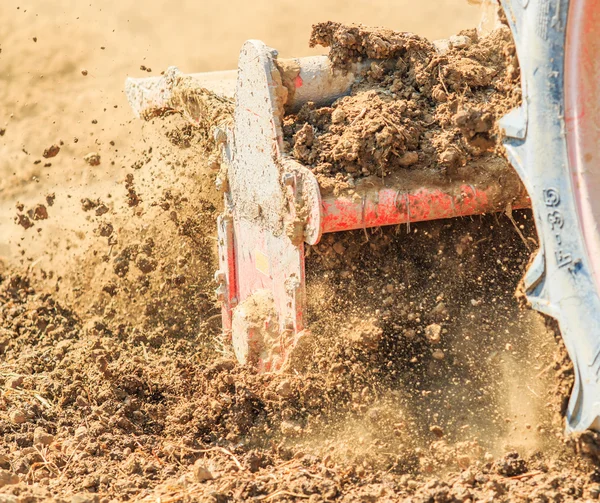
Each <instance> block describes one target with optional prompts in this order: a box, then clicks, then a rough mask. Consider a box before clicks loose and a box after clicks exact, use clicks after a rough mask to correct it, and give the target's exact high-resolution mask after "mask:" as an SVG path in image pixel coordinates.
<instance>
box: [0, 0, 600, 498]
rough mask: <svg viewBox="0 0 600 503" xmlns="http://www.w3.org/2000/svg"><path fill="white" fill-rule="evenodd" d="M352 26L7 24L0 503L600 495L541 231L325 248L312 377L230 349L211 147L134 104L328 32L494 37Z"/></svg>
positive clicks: (111, 15) (312, 292)
mask: <svg viewBox="0 0 600 503" xmlns="http://www.w3.org/2000/svg"><path fill="white" fill-rule="evenodd" d="M346 4H347V2H337V1H332V2H327V3H325V4H323V2H316V1H307V2H302V3H300V4H296V3H292V2H281V3H279V5H278V6H276V8H275V7H273V5H272V2H266V1H262V0H258V1H257V2H253V3H248V2H239V3H238V2H236V3H235V5H234V4H232V3H231V2H229V3H221V4H212V3H208V2H195V3H193V4H192V3H189V4H186V5H185V6H182V7H181V9H176V8H174V7H173V5H172V3H169V2H158V1H154V2H145V3H144V4H143V5H140V3H139V2H133V1H131V0H120V1H119V2H116V1H105V2H87V3H82V2H76V1H68V0H63V1H58V0H55V1H51V2H42V1H37V2H29V3H27V4H24V3H18V2H15V1H13V0H6V1H3V2H2V3H1V4H0V49H1V52H0V65H1V68H2V74H1V76H2V79H1V80H0V104H1V105H2V108H1V109H0V113H2V114H6V115H4V116H2V117H1V118H0V129H1V130H2V136H0V151H1V153H2V155H1V156H0V174H1V177H0V231H1V234H0V254H1V255H2V257H3V259H2V262H1V264H2V265H1V266H0V386H1V390H0V435H2V442H1V443H0V502H23V503H25V502H34V501H46V500H54V501H73V502H87V501H90V502H92V501H103V502H108V501H125V500H127V501H162V502H167V501H169V502H174V501H211V502H219V503H220V502H226V501H247V500H253V501H301V500H308V501H311V502H316V501H361V502H371V501H379V500H381V501H429V502H446V501H448V502H451V501H465V502H466V501H475V500H487V501H496V500H502V501H517V500H523V501H539V502H545V501H573V500H578V499H582V498H589V499H597V498H598V496H599V494H600V484H599V482H600V475H598V473H597V472H596V468H595V466H594V465H593V464H592V463H591V462H590V461H588V460H587V458H583V457H580V456H579V455H577V454H576V453H575V450H574V449H573V448H572V446H571V445H566V444H567V442H566V441H565V439H564V437H563V435H562V421H561V416H560V415H561V411H562V409H563V408H564V403H565V402H564V400H565V397H566V395H567V393H568V389H569V383H570V379H571V370H570V367H569V363H568V359H566V357H565V356H564V349H563V348H562V347H561V345H560V339H557V338H556V333H555V331H554V330H552V328H551V327H550V328H547V327H546V324H545V323H544V322H543V320H541V319H540V318H539V317H538V316H537V315H535V314H534V313H532V312H530V311H528V310H525V309H522V308H521V307H520V306H519V305H518V302H517V300H516V298H515V296H514V292H515V290H516V288H517V285H518V281H519V279H520V277H521V276H522V274H523V271H524V268H525V266H526V264H527V262H528V259H529V255H530V251H531V250H532V249H534V248H535V246H536V237H535V230H534V228H533V226H532V219H531V215H530V214H529V213H528V212H515V213H514V215H511V218H509V216H506V215H504V214H499V215H492V216H486V217H477V218H472V219H462V220H454V221H443V222H432V223H428V224H420V225H414V224H413V225H411V226H410V227H409V228H407V227H406V226H403V227H401V228H390V229H384V230H375V231H369V232H362V231H361V232H355V233H348V234H345V235H340V236H327V237H326V238H325V239H324V240H323V242H322V243H320V244H319V245H318V246H315V247H313V248H311V249H309V250H307V264H308V265H307V267H308V271H307V274H308V287H309V299H310V313H309V315H310V318H311V319H310V322H311V326H312V328H313V334H314V337H313V340H312V346H311V348H310V354H309V356H310V357H309V358H307V360H306V361H305V362H303V364H302V365H301V368H299V371H298V372H296V373H291V374H282V375H275V374H268V375H259V374H256V373H255V372H254V371H253V370H252V369H249V368H244V367H241V366H239V365H237V364H236V363H235V362H234V360H233V359H232V355H231V350H230V348H229V346H228V344H227V343H226V342H225V341H223V340H222V339H221V337H220V329H219V328H220V327H219V325H220V311H219V306H218V305H217V303H216V302H215V299H214V296H213V288H214V285H213V283H212V273H213V271H214V269H215V267H216V266H215V254H214V251H215V250H214V248H215V238H214V229H215V218H216V215H217V214H218V212H219V209H220V204H221V202H220V197H219V195H218V193H217V191H216V190H214V189H213V186H214V185H213V184H214V179H215V176H216V171H215V169H214V166H213V165H212V163H211V162H209V161H210V160H211V159H210V155H209V154H210V153H211V152H213V151H214V148H215V144H214V140H213V137H212V135H211V134H210V131H209V130H208V128H195V127H191V126H190V125H189V124H188V123H187V122H186V121H185V120H184V119H183V118H182V117H180V116H179V115H177V114H166V115H165V116H163V117H160V118H154V119H152V120H150V121H148V122H141V121H133V120H130V112H129V110H128V107H127V104H126V102H125V100H124V97H123V95H122V93H121V89H122V82H123V80H124V77H125V75H127V74H136V75H148V72H147V71H146V70H141V67H142V66H144V67H145V68H148V67H151V68H152V70H153V72H157V71H158V70H162V69H164V68H165V67H166V66H168V65H170V64H178V65H179V66H181V68H182V69H183V70H188V71H203V70H211V69H225V68H228V67H231V66H233V65H234V64H235V57H236V56H235V54H236V53H237V49H238V47H239V46H240V45H241V42H242V41H243V39H245V38H250V37H256V38H264V39H265V40H266V41H267V42H268V43H270V44H271V45H273V46H275V47H278V48H280V49H281V51H282V55H284V56H292V55H302V54H307V53H309V50H308V44H307V39H308V34H309V32H310V24H312V23H313V22H317V21H323V20H325V19H329V18H332V19H336V20H339V21H342V22H362V23H365V24H373V25H382V24H385V25H387V26H390V27H392V28H396V29H404V30H412V31H415V32H418V33H420V34H422V35H425V36H428V37H431V38H437V37H441V36H448V35H450V34H452V33H455V32H458V31H459V30H460V29H464V28H468V27H472V26H474V25H475V24H476V22H477V18H478V11H477V9H475V8H474V7H470V6H469V5H467V4H466V3H465V4H463V3H455V2H450V1H444V2H431V3H429V2H423V5H422V4H416V3H414V2H408V1H406V2H386V1H383V0H381V1H377V2H375V5H374V3H373V2H371V1H368V2H367V1H364V2H360V1H359V2H354V3H353V4H352V6H351V7H350V6H348V5H346ZM182 10H183V12H182ZM224 106H225V107H226V104H225V105H224ZM226 115H227V114H226V111H224V113H223V114H221V113H219V114H215V116H214V117H213V118H212V122H211V124H212V123H219V122H220V121H221V120H222V119H223V118H224V117H225V116H226ZM38 161H39V162H38ZM515 226H516V227H517V228H518V229H519V231H520V232H517V231H516V229H515ZM300 363H302V362H300ZM584 440H589V439H588V438H587V437H586V438H584ZM570 443H572V444H575V446H576V448H577V449H578V450H579V451H583V452H584V453H587V454H591V453H593V445H594V444H593V442H587V441H584V442H573V441H570Z"/></svg>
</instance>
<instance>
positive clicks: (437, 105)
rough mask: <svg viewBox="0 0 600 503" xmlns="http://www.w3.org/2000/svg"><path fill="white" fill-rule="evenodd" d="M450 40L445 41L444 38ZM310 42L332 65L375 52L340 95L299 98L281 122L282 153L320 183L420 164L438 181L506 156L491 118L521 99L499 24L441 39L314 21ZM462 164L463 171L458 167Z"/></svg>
mask: <svg viewBox="0 0 600 503" xmlns="http://www.w3.org/2000/svg"><path fill="white" fill-rule="evenodd" d="M452 40H454V43H453V42H452ZM311 44H312V45H315V44H319V45H324V46H326V47H330V52H329V58H330V60H331V62H332V64H333V66H334V67H336V68H339V69H340V71H344V70H345V68H346V67H347V65H348V64H349V63H351V62H354V61H361V60H364V59H371V58H373V59H375V60H374V61H373V62H372V63H371V64H370V66H368V68H367V69H366V70H364V71H363V74H362V75H361V76H360V77H359V78H358V80H357V81H356V83H355V84H354V86H353V87H352V90H351V92H350V95H349V96H345V97H342V98H340V99H338V100H337V101H335V102H334V103H333V104H332V105H331V106H325V107H320V108H317V107H315V105H314V104H313V103H311V102H309V103H307V104H306V105H305V106H304V107H303V108H302V109H301V110H300V111H299V112H298V113H297V114H295V115H290V116H288V117H286V118H285V119H284V133H285V138H286V141H287V143H288V146H289V150H290V152H291V153H292V154H293V155H294V157H296V159H298V160H299V161H300V162H302V163H303V164H305V165H307V166H309V167H310V168H311V169H312V170H313V172H314V173H315V174H316V175H317V178H318V179H319V182H320V183H321V186H322V188H324V189H327V188H328V187H329V186H330V185H331V182H330V181H329V180H330V179H332V178H336V180H337V183H336V187H337V188H338V189H339V188H347V189H351V188H353V184H354V181H356V180H357V179H359V178H363V177H368V176H371V175H373V176H378V177H381V178H385V177H387V176H389V175H391V174H392V173H395V172H401V171H402V170H406V169H410V170H423V171H425V172H428V173H431V176H432V177H434V178H436V177H437V179H440V180H443V179H444V178H447V177H457V176H458V177H462V178H464V177H465V176H466V173H467V171H468V170H469V169H470V167H472V166H474V165H479V166H485V165H486V164H490V163H492V162H496V163H498V162H500V163H502V164H503V165H504V166H505V169H507V170H508V169H509V168H507V167H506V166H507V163H506V161H505V160H504V158H503V157H502V156H501V155H500V150H501V146H500V142H501V139H502V136H501V134H500V132H499V131H498V129H497V126H496V123H497V119H499V118H500V117H501V116H502V115H504V114H505V113H507V112H508V111H510V110H511V109H512V108H514V107H516V106H518V105H519V104H520V101H521V90H520V74H519V70H518V68H519V67H518V62H517V59H516V53H515V47H514V43H513V41H512V36H511V33H510V30H509V28H508V27H506V26H503V27H501V28H499V29H497V30H495V31H494V32H492V33H491V34H489V35H486V36H479V35H478V34H477V32H476V30H467V31H464V32H462V33H461V34H460V36H459V37H454V39H451V40H450V41H447V42H446V43H445V44H437V45H434V44H432V43H430V42H428V41H426V40H424V39H422V38H420V37H417V36H415V35H411V34H406V33H396V32H392V31H390V30H382V29H379V28H366V27H363V26H360V25H359V26H354V25H351V26H346V25H341V24H339V23H331V22H329V23H321V24H317V25H315V26H314V27H313V34H312V36H311ZM465 170H467V171H465Z"/></svg>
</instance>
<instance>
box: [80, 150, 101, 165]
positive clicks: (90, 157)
mask: <svg viewBox="0 0 600 503" xmlns="http://www.w3.org/2000/svg"><path fill="white" fill-rule="evenodd" d="M83 160H84V161H85V162H86V163H87V164H89V165H90V166H98V165H99V164H100V154H98V153H96V152H90V153H89V154H86V155H85V156H84V157H83Z"/></svg>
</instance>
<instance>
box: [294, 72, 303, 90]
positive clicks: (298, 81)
mask: <svg viewBox="0 0 600 503" xmlns="http://www.w3.org/2000/svg"><path fill="white" fill-rule="evenodd" d="M294 85H295V86H296V88H298V87H302V86H303V85H304V81H303V80H302V77H300V75H296V78H295V79H294Z"/></svg>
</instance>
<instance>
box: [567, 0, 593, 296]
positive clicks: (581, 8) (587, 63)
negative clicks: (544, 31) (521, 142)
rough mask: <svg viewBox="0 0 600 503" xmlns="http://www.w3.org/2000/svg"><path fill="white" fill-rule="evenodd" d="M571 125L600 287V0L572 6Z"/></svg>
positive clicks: (584, 226)
mask: <svg viewBox="0 0 600 503" xmlns="http://www.w3.org/2000/svg"><path fill="white" fill-rule="evenodd" d="M565 123H566V129H567V147H568V152H569V168H570V170H571V177H572V180H573V187H574V189H575V193H576V200H577V211H578V214H579V220H580V224H581V230H582V233H583V236H584V241H585V246H586V249H587V255H588V259H589V262H590V265H591V267H592V272H593V275H594V280H595V282H596V286H597V288H598V290H599V291H600V232H599V225H600V224H599V222H600V198H599V197H598V195H599V194H600V154H599V147H600V0H571V2H570V5H569V14H568V23H567V36H566V53H565Z"/></svg>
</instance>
